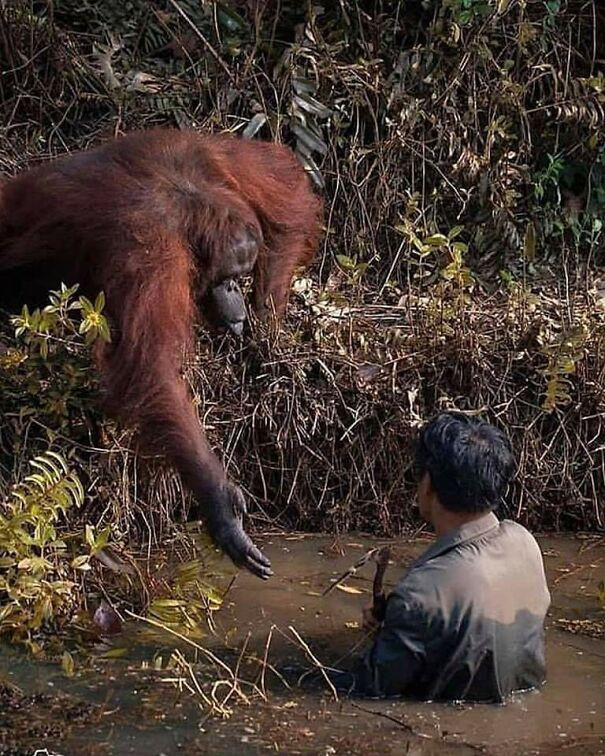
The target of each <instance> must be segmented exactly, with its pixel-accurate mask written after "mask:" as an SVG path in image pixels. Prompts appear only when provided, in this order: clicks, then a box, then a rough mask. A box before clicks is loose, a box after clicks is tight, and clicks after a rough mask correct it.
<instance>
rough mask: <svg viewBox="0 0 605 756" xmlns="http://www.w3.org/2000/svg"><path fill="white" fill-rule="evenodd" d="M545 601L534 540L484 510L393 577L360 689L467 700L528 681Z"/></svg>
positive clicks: (534, 679) (537, 673)
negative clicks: (398, 576)
mask: <svg viewBox="0 0 605 756" xmlns="http://www.w3.org/2000/svg"><path fill="white" fill-rule="evenodd" d="M549 604H550V595H549V592H548V588H547V585H546V579H545V576H544V567H543V563H542V556H541V554H540V550H539V547H538V544H537V543H536V541H535V539H534V538H533V537H532V536H531V535H530V533H529V532H528V531H527V530H525V528H523V527H522V526H520V525H518V524H516V523H513V522H510V521H503V522H501V523H499V522H498V520H497V518H496V517H495V516H494V515H493V514H491V513H490V514H486V515H485V516H483V517H481V518H480V519H478V520H475V521H473V522H470V523H467V524H466V525H463V526H462V527H460V528H458V529H457V530H455V531H453V532H451V533H448V534H447V535H445V536H444V537H442V538H440V539H439V540H438V541H436V542H435V544H434V545H433V546H431V547H430V548H429V549H428V550H427V551H426V552H425V553H424V554H423V555H422V556H421V557H420V558H419V559H418V560H417V561H416V562H415V563H414V564H413V565H412V566H411V568H410V570H409V572H408V573H407V575H406V576H405V577H404V578H403V579H402V580H401V581H400V583H399V584H398V585H397V587H396V588H395V590H394V591H393V593H392V594H391V595H390V596H389V599H388V602H387V608H386V615H385V620H384V624H383V627H382V628H381V630H380V632H379V634H378V637H377V639H376V641H375V644H374V646H373V647H372V649H371V650H370V651H369V653H368V654H367V655H366V657H365V658H364V660H363V663H362V666H361V669H360V675H359V687H360V689H362V690H363V691H364V692H366V693H369V694H374V695H397V694H401V693H404V694H411V695H414V696H418V697H421V698H424V699H431V700H470V701H502V700H503V699H504V698H505V697H506V696H507V695H508V694H510V693H512V692H513V691H516V690H526V689H529V688H534V687H537V686H539V685H541V684H542V683H543V682H544V679H545V663H544V630H543V625H544V617H545V615H546V611H547V609H548V606H549Z"/></svg>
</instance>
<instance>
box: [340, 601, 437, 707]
mask: <svg viewBox="0 0 605 756" xmlns="http://www.w3.org/2000/svg"><path fill="white" fill-rule="evenodd" d="M425 637H426V614H425V612H424V611H423V610H422V608H421V607H419V606H418V604H416V603H415V602H412V601H407V600H406V599H404V598H402V597H401V596H400V595H398V594H396V593H395V594H391V595H390V596H389V598H388V600H387V604H386V613H385V618H384V622H383V624H382V627H381V628H380V629H379V630H378V634H377V636H376V639H375V640H374V643H373V645H372V646H371V647H370V648H369V649H368V651H367V652H366V653H365V654H364V656H363V657H362V658H361V659H360V660H359V662H358V664H357V667H356V669H355V692H357V693H360V694H362V695H366V696H377V697H382V696H397V695H402V694H404V693H405V692H406V691H407V690H408V689H409V688H410V686H411V685H412V684H413V683H414V682H415V681H416V680H417V679H418V677H419V675H420V674H421V672H422V669H423V667H424V662H425V645H424V641H425Z"/></svg>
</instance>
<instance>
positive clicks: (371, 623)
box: [361, 606, 382, 633]
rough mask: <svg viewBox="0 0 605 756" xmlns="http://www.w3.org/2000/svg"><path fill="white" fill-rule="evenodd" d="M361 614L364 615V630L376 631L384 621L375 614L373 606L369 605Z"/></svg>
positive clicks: (362, 625)
mask: <svg viewBox="0 0 605 756" xmlns="http://www.w3.org/2000/svg"><path fill="white" fill-rule="evenodd" d="M361 616H362V624H361V627H362V629H363V630H364V632H366V633H373V632H376V630H378V629H379V628H380V625H381V624H382V623H381V621H380V620H379V619H377V617H376V615H375V614H374V607H373V606H367V607H366V608H365V609H364V610H363V612H362V613H361Z"/></svg>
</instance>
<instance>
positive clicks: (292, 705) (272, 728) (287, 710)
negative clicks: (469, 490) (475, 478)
mask: <svg viewBox="0 0 605 756" xmlns="http://www.w3.org/2000/svg"><path fill="white" fill-rule="evenodd" d="M375 543H376V541H375V540H372V539H368V538H356V537H351V536H349V537H345V538H343V539H341V540H340V541H339V542H338V543H334V539H332V538H328V537H321V536H307V537H298V536H290V537H279V538H278V537H274V538H272V539H268V540H267V541H266V544H267V553H268V554H269V555H270V556H271V558H272V561H273V564H274V567H275V570H276V577H275V578H273V579H272V580H271V581H269V583H263V584H261V583H260V582H259V581H258V580H255V579H254V578H253V577H252V576H249V575H244V574H242V575H240V576H239V577H238V580H237V581H236V583H235V585H234V586H233V588H232V590H231V591H230V593H229V596H228V601H227V605H226V607H225V608H224V609H223V610H221V612H219V613H218V615H217V617H216V620H217V626H218V628H217V633H218V635H219V636H222V637H223V638H227V639H228V642H229V644H230V645H231V646H234V645H235V646H237V645H238V644H241V642H242V641H243V640H244V639H245V638H246V637H247V636H249V641H248V650H249V651H252V652H255V653H256V654H257V655H258V656H260V657H261V658H262V656H263V654H264V653H265V649H266V643H267V638H268V634H269V632H270V629H271V626H272V625H275V626H276V627H277V629H276V630H274V631H273V633H272V635H271V644H270V648H269V653H268V659H269V661H270V662H271V663H272V664H273V665H276V666H278V667H279V668H280V669H283V668H288V667H290V668H298V669H300V668H301V665H306V666H307V667H308V666H309V663H308V659H307V655H306V653H305V651H304V649H303V648H302V647H301V645H300V643H298V642H295V639H294V636H293V633H292V631H291V630H289V628H290V627H293V628H295V630H296V632H297V633H298V634H299V635H300V637H301V638H302V639H304V642H305V643H306V644H308V647H309V650H310V651H311V652H312V653H313V654H314V655H315V656H316V657H317V658H318V659H320V660H321V662H322V663H324V664H331V663H335V662H336V661H337V660H338V659H339V658H341V657H342V656H343V655H345V654H347V653H349V652H350V650H351V649H352V648H354V647H355V646H356V645H357V644H358V643H359V641H360V639H361V633H360V631H359V629H356V627H355V625H356V624H357V622H358V620H359V618H360V612H361V608H362V607H363V606H364V605H365V604H367V603H368V602H369V600H370V595H371V579H372V569H373V568H372V567H371V566H369V565H368V566H367V567H365V568H363V569H362V570H360V572H359V573H358V574H357V575H356V576H354V577H353V578H351V579H350V580H349V581H348V583H347V585H348V586H351V587H353V588H355V589H356V592H355V593H349V592H345V591H339V590H335V591H332V592H331V593H330V594H329V595H328V596H327V597H322V596H321V591H322V590H323V589H324V588H325V587H326V586H328V585H329V584H330V580H331V579H332V580H333V579H334V578H335V577H338V576H340V574H341V573H342V572H344V570H345V569H346V568H347V567H349V566H350V565H351V564H352V563H353V562H354V561H355V560H356V559H357V558H358V557H359V556H360V555H361V554H363V553H364V551H365V550H367V549H368V548H370V547H371V546H373V545H375ZM541 546H542V549H543V553H544V554H545V563H546V568H547V574H548V578H549V585H550V588H551V593H552V597H553V607H552V610H551V612H550V615H549V619H548V625H547V654H548V657H547V660H548V683H547V685H546V686H545V688H544V689H543V691H541V692H539V693H531V694H529V695H525V696H519V697H518V698H516V699H515V700H514V701H512V702H511V703H509V704H508V705H506V706H503V707H496V706H482V705H479V706H464V707H463V706H444V705H432V704H431V705H429V704H414V703H410V702H402V701H391V702H384V701H383V702H379V701H344V702H343V701H338V702H335V701H334V700H333V699H332V697H331V696H330V693H329V691H327V690H326V691H324V690H315V689H310V688H309V686H304V687H303V689H302V690H301V689H297V688H291V689H287V688H285V687H284V685H283V684H282V683H281V682H280V681H279V680H278V679H277V677H276V676H275V675H272V674H269V675H268V676H267V679H266V681H263V682H264V684H265V685H266V689H267V691H268V698H267V701H266V702H263V701H260V702H259V700H258V699H255V700H254V702H253V703H252V705H250V706H245V705H241V704H239V705H238V704H236V702H235V701H233V702H232V703H233V707H232V708H233V713H232V715H231V717H230V718H229V719H225V720H220V719H210V720H207V721H205V720H204V718H203V717H204V715H203V713H201V712H200V709H199V708H198V707H197V706H196V704H195V699H194V698H193V697H192V696H191V695H188V694H179V693H178V691H177V690H176V687H175V686H174V684H170V683H167V682H165V680H166V678H167V677H170V675H169V674H167V672H166V671H165V670H164V671H157V672H154V671H150V670H148V669H146V670H142V669H141V661H142V660H144V659H150V658H151V657H153V655H154V654H155V655H156V656H157V655H158V654H159V655H161V656H162V657H163V659H164V660H165V659H166V658H167V657H168V656H169V655H170V652H171V648H170V646H171V639H170V638H167V639H166V647H165V648H163V649H158V648H157V646H156V647H155V648H153V649H150V648H149V647H144V646H135V647H132V648H131V649H130V651H129V653H128V656H127V657H126V658H123V659H119V660H117V659H116V660H112V661H107V662H105V663H104V664H103V665H102V666H99V668H98V670H96V671H92V672H91V671H86V672H81V673H79V674H78V675H76V677H75V678H73V679H69V680H68V679H66V678H64V677H63V676H62V675H61V673H60V670H59V669H58V667H57V666H54V665H47V664H41V663H34V662H32V661H31V660H29V659H28V658H26V657H25V656H23V655H22V654H20V653H18V652H16V651H15V650H12V649H7V648H5V649H3V650H0V683H9V682H10V683H14V684H16V685H18V686H19V688H20V689H21V690H22V691H23V692H24V693H25V694H33V693H40V692H43V693H45V694H47V695H46V696H42V697H39V698H33V699H31V698H30V699H24V700H22V701H21V702H19V701H18V700H17V699H14V698H11V696H8V697H7V695H6V691H5V700H4V701H3V700H2V698H1V697H0V705H1V706H2V711H0V753H14V754H17V753H33V750H34V749H35V747H38V748H48V749H49V750H50V749H55V751H54V752H56V753H62V754H72V753H73V754H76V753H78V754H79V753H83V752H86V753H99V754H101V753H102V754H106V753H107V754H111V753H113V754H127V753H133V754H141V753H145V754H161V753H164V754H172V753H187V754H195V753H232V752H234V751H236V752H238V753H243V754H247V753H264V752H267V751H268V750H271V751H274V752H282V753H283V752H288V753H318V754H319V753H321V754H337V753H338V754H339V753H343V754H344V753H347V754H348V753H359V754H367V753H370V754H371V753H376V754H383V753H384V754H390V753H392V754H400V753H409V754H449V753H452V754H465V753H477V752H482V753H488V754H495V755H496V756H498V755H504V754H510V755H511V756H512V754H519V753H525V754H533V753H536V754H551V753H561V754H563V753H564V754H578V755H579V754H601V753H603V754H605V717H604V716H603V712H604V711H605V639H603V638H591V637H586V636H583V635H578V634H571V633H569V632H564V631H563V630H562V629H561V627H560V624H559V620H561V619H563V618H565V619H567V620H574V619H584V618H586V617H588V618H589V619H590V618H594V619H596V620H599V619H600V618H601V617H602V614H599V610H598V607H597V600H596V592H597V584H598V582H599V581H600V580H602V579H603V576H604V574H605V542H604V541H603V540H601V541H600V542H599V541H597V540H596V539H584V540H581V539H574V538H562V537H561V538H559V537H548V538H543V539H541ZM425 547H426V541H418V542H415V543H413V544H406V543H395V544H394V546H393V549H392V557H393V563H392V564H391V565H390V567H389V570H388V572H387V576H386V583H387V585H389V583H390V584H392V583H393V582H394V581H395V580H396V579H397V578H398V577H399V576H400V575H401V573H402V571H403V569H404V567H405V565H406V564H407V563H409V561H411V559H412V558H414V557H415V556H416V555H417V554H418V553H419V552H420V551H421V550H423V549H424V548H425ZM511 556H512V557H513V558H514V555H511ZM120 642H121V641H120V640H119V639H118V640H117V641H116V643H118V644H119V643H120ZM206 645H207V646H208V648H212V649H213V650H214V651H215V653H217V654H219V655H220V654H221V653H223V643H222V642H221V641H220V640H219V639H218V638H211V637H209V639H208V643H207V644H206ZM189 656H190V657H191V654H189ZM232 657H233V655H232V654H231V656H230V657H229V658H232ZM225 658H227V657H225ZM158 666H160V665H158ZM195 669H196V670H198V671H199V674H200V675H203V673H204V664H203V663H199V664H198V665H196V666H195ZM292 679H296V678H292ZM63 696H65V698H64V697H63ZM86 703H87V704H92V706H91V707H86V706H85V705H83V704H86Z"/></svg>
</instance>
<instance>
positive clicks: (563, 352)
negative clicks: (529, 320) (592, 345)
mask: <svg viewBox="0 0 605 756" xmlns="http://www.w3.org/2000/svg"><path fill="white" fill-rule="evenodd" d="M588 337H589V332H588V329H587V328H586V326H584V325H579V326H572V327H571V328H568V329H566V330H565V331H563V333H561V334H560V335H559V336H557V337H556V338H555V339H553V341H552V342H551V343H550V344H547V345H546V346H544V347H543V349H542V351H543V353H544V354H545V355H546V357H547V358H548V365H547V367H546V369H545V370H544V374H545V376H546V378H547V384H546V395H545V397H544V402H543V404H542V408H543V409H544V410H545V412H552V411H553V410H554V409H556V408H557V407H561V406H563V405H565V404H567V403H568V402H570V401H571V396H570V388H571V381H570V380H569V376H570V375H573V373H575V372H576V367H577V364H578V362H579V361H580V360H582V359H583V357H584V354H585V345H586V341H587V340H588Z"/></svg>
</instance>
